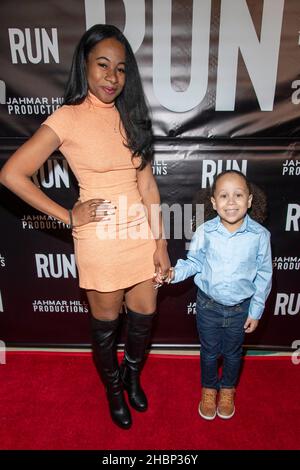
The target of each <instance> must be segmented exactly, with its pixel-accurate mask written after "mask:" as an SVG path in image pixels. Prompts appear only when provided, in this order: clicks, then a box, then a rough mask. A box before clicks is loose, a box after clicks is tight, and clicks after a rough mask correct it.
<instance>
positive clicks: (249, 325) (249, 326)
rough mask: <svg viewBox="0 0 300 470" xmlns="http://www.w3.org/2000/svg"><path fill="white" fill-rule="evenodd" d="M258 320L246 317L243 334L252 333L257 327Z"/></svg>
mask: <svg viewBox="0 0 300 470" xmlns="http://www.w3.org/2000/svg"><path fill="white" fill-rule="evenodd" d="M258 321H259V320H254V318H251V317H248V318H247V320H246V321H245V324H244V330H245V333H252V332H253V331H254V330H255V329H256V328H257V325H258Z"/></svg>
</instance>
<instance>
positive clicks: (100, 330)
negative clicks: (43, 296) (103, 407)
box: [87, 290, 131, 429]
mask: <svg viewBox="0 0 300 470" xmlns="http://www.w3.org/2000/svg"><path fill="white" fill-rule="evenodd" d="M123 296H124V291H123V290H118V291H115V292H98V291H91V290H89V291H87V297H88V300H89V304H90V307H91V311H92V318H91V323H92V337H93V352H94V359H95V363H96V367H97V369H98V371H99V373H100V376H101V378H102V381H103V383H104V385H105V388H106V393H107V398H108V402H109V409H110V414H111V417H112V419H113V421H114V422H115V423H116V424H117V425H118V426H120V427H121V428H125V429H127V428H129V427H130V426H131V416H130V411H129V409H128V406H127V404H126V402H125V400H124V395H123V390H122V383H121V378H120V370H119V364H118V358H117V345H116V339H117V334H118V327H119V312H120V310H121V306H122V302H123Z"/></svg>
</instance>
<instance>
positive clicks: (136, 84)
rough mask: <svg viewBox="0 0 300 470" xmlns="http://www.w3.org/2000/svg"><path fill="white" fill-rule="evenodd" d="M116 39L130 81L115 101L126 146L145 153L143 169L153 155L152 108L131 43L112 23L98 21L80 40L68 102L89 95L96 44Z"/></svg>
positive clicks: (140, 153)
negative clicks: (88, 68)
mask: <svg viewBox="0 0 300 470" xmlns="http://www.w3.org/2000/svg"><path fill="white" fill-rule="evenodd" d="M107 38H115V39H116V40H117V41H119V42H120V43H121V44H123V46H124V48H125V56H126V59H125V68H126V80H125V86H124V88H123V91H122V93H121V94H120V95H119V96H118V97H117V98H116V101H115V104H116V107H117V109H118V111H119V113H120V117H121V120H122V123H123V126H124V129H125V132H126V140H127V142H126V145H128V148H129V149H130V150H131V151H132V154H133V156H138V155H139V156H141V158H142V162H141V166H140V169H142V168H144V167H145V166H146V164H147V163H148V162H151V161H152V158H153V147H152V144H153V134H152V125H151V119H150V117H149V110H148V107H147V104H146V100H145V95H144V91H143V86H142V81H141V77H140V74H139V70H138V66H137V63H136V59H135V56H134V53H133V51H132V49H131V46H130V44H129V42H128V40H127V39H126V38H125V36H124V35H123V34H122V33H121V31H120V30H119V29H118V28H116V27H115V26H112V25H104V24H97V25H94V26H92V27H91V28H90V29H88V30H87V31H86V32H85V33H84V35H83V36H82V38H81V39H80V41H79V43H78V45H77V47H76V49H75V52H74V56H73V62H72V66H71V70H70V74H69V79H68V82H67V85H66V90H65V95H64V102H65V104H67V105H74V104H80V103H82V101H83V100H84V99H85V98H86V96H87V94H88V82H87V77H86V61H87V58H88V55H89V53H90V52H91V50H92V49H93V47H94V46H95V45H96V44H97V43H98V42H100V41H102V40H103V39H107Z"/></svg>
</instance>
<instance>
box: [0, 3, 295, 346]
mask: <svg viewBox="0 0 300 470" xmlns="http://www.w3.org/2000/svg"><path fill="white" fill-rule="evenodd" d="M96 23H107V24H114V25H116V26H117V27H119V28H120V29H121V30H122V31H124V33H125V35H126V36H127V38H128V40H129V41H130V43H131V45H132V48H133V50H134V52H135V55H136V58H137V61H138V64H139V67H140V72H141V76H142V80H143V84H144V89H145V94H146V96H147V100H148V102H149V105H150V108H151V112H152V118H153V129H154V134H155V160H154V162H153V166H152V168H153V174H154V175H155V177H156V180H157V183H158V185H159V189H160V193H161V199H162V203H163V206H164V208H165V217H166V219H168V220H166V224H167V226H168V227H169V226H170V227H171V229H170V230H169V235H170V237H169V238H170V239H169V252H170V257H171V260H172V263H173V264H174V263H175V262H176V260H177V259H178V258H182V257H185V256H186V250H187V248H188V243H189V240H190V237H191V230H190V229H189V230H187V227H190V226H191V223H189V222H191V219H192V213H191V211H190V207H191V204H192V203H193V201H195V199H197V195H198V194H199V192H201V191H203V190H205V189H206V188H208V187H209V186H210V185H211V183H212V181H213V178H214V177H215V176H216V175H217V174H218V173H219V172H221V171H222V170H225V169H231V168H233V169H238V170H241V171H243V172H244V173H245V174H246V175H247V176H248V177H249V179H250V181H252V182H253V183H255V184H257V185H258V186H259V187H260V188H261V189H262V190H264V192H265V193H266V195H267V199H268V219H267V220H266V223H265V225H266V227H267V228H268V229H269V230H270V231H271V234H272V251H273V262H274V276H273V288H272V292H271V294H270V297H269V299H268V301H267V305H266V309H265V313H264V315H263V318H262V320H261V322H260V325H259V328H258V329H257V331H256V332H255V333H253V334H252V335H249V336H247V338H246V343H247V345H251V346H253V347H260V348H263V347H270V348H271V347H274V348H292V349H295V348H298V347H299V346H300V283H299V269H300V253H299V225H300V198H299V193H300V190H299V186H300V185H299V183H300V142H299V141H300V138H299V129H300V107H299V103H300V65H299V64H300V33H299V31H300V3H299V1H298V0H173V1H172V0H123V1H122V0H109V1H104V0H85V1H84V0H64V2H63V3H62V2H61V1H60V0H51V1H47V2H46V1H38V0H26V1H24V2H20V1H18V0H9V1H8V0H3V1H1V4H0V44H1V54H0V164H1V166H2V165H3V164H4V162H5V161H6V160H7V158H9V156H10V155H11V154H12V153H13V152H14V151H15V150H16V149H17V148H18V146H19V145H20V144H22V143H23V142H25V141H26V139H27V138H28V137H30V136H31V135H32V134H33V133H34V132H35V130H36V129H37V128H38V127H39V126H40V124H41V123H42V122H43V121H44V120H45V119H46V117H47V116H48V115H49V114H51V113H52V112H53V111H54V110H55V109H57V108H58V107H59V106H60V105H61V104H62V96H63V90H64V84H65V82H66V79H67V76H68V71H69V68H70V65H71V60H72V55H73V51H74V48H75V45H76V43H77V42H78V40H79V38H80V37H81V35H82V34H83V33H84V31H85V30H86V29H87V28H89V27H90V26H92V25H93V24H96ZM33 181H34V183H35V184H36V185H38V186H40V187H41V188H42V189H43V190H44V191H45V193H46V194H47V195H48V196H49V197H51V198H53V199H54V200H56V201H57V202H59V203H60V204H62V205H63V206H65V207H68V208H69V207H72V205H73V204H74V202H75V201H76V199H77V197H78V189H77V184H76V181H75V179H74V176H73V174H72V172H71V170H70V168H69V165H68V162H67V161H66V160H65V159H64V158H63V156H62V155H61V154H60V153H59V152H56V153H55V154H53V155H52V156H51V157H50V158H49V159H48V161H47V162H46V163H45V164H44V165H43V166H42V167H41V168H40V169H39V171H38V172H37V173H36V174H35V175H34V176H33ZM179 208H181V209H182V214H181V216H180V210H179ZM178 214H179V217H178ZM187 222H188V223H187ZM0 223H1V243H0V275H1V284H0V339H1V340H2V341H4V342H5V343H6V344H7V345H16V344H23V345H42V346H44V345H61V346H67V345H68V346H69V345H78V346H81V345H82V346H84V345H89V344H90V337H89V328H88V317H89V306H88V303H87V298H86V296H85V292H84V291H83V290H81V289H79V287H78V278H77V277H78V274H77V270H76V265H75V259H74V252H73V243H72V237H71V233H70V229H69V227H68V226H66V225H64V224H63V223H61V222H59V221H57V220H54V219H52V218H50V217H48V216H46V215H44V214H41V213H39V212H37V211H36V210H34V209H33V208H31V207H30V206H28V205H26V204H25V203H23V202H22V201H21V200H20V199H18V198H17V197H16V196H15V195H13V194H12V193H11V192H9V191H8V190H7V189H6V188H4V187H0ZM117 269H118V267H117V266H116V270H117ZM99 270H101V266H99ZM195 296H196V288H195V286H194V284H193V280H192V279H189V280H187V281H185V282H183V283H181V284H176V285H173V286H167V287H163V288H161V289H160V290H159V316H158V318H157V322H156V326H155V331H154V337H153V344H154V345H166V346H168V347H170V346H174V347H177V346H178V347H182V346H185V347H195V346H198V344H199V342H198V338H197V333H196V325H195ZM120 341H121V342H122V338H120Z"/></svg>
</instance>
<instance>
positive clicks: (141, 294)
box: [121, 279, 157, 411]
mask: <svg viewBox="0 0 300 470" xmlns="http://www.w3.org/2000/svg"><path fill="white" fill-rule="evenodd" d="M156 297H157V291H156V290H155V289H154V286H153V282H152V280H151V279H150V280H148V281H144V282H141V283H139V284H137V285H135V286H133V287H131V288H129V289H127V290H126V292H125V300H126V305H127V337H126V341H125V352H124V360H123V363H122V366H121V375H122V380H123V383H124V387H125V389H126V390H127V392H128V397H129V402H130V404H131V406H132V407H133V408H135V409H136V410H137V411H146V409H147V408H148V402H147V398H146V395H145V393H144V391H143V389H142V388H141V385H140V372H141V369H142V366H143V362H144V358H145V352H146V349H147V346H148V343H149V339H150V335H151V331H152V323H153V318H154V316H155V311H156Z"/></svg>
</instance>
